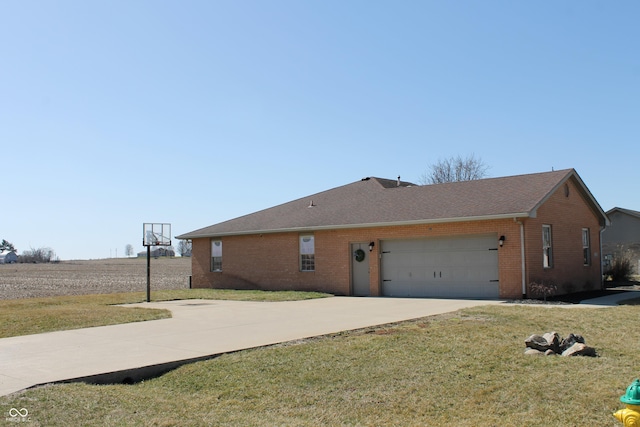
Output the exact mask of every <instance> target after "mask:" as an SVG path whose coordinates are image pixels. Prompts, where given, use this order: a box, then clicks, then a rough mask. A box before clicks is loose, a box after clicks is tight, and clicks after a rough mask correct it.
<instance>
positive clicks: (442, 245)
mask: <svg viewBox="0 0 640 427" xmlns="http://www.w3.org/2000/svg"><path fill="white" fill-rule="evenodd" d="M381 249H382V264H381V267H382V292H383V294H384V295H385V296H392V297H431V298H498V296H499V293H500V290H499V283H498V237H497V235H493V234H490V235H475V236H460V237H446V238H431V239H413V240H385V241H383V242H381Z"/></svg>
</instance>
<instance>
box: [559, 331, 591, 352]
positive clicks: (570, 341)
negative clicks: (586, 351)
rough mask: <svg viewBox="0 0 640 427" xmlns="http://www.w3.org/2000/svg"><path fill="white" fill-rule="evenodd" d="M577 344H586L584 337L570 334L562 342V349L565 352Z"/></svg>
mask: <svg viewBox="0 0 640 427" xmlns="http://www.w3.org/2000/svg"><path fill="white" fill-rule="evenodd" d="M575 343H582V344H584V343H585V342H584V338H583V337H582V335H575V334H569V336H568V337H567V338H565V339H563V340H562V342H561V343H560V349H561V350H562V351H564V350H566V349H568V348H569V347H571V346H572V345H574V344H575Z"/></svg>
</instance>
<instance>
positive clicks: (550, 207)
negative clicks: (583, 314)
mask: <svg viewBox="0 0 640 427" xmlns="http://www.w3.org/2000/svg"><path fill="white" fill-rule="evenodd" d="M607 224H608V218H607V216H606V214H605V213H604V211H603V210H602V208H601V207H600V205H599V204H598V203H597V201H596V200H595V199H594V197H593V196H592V194H591V192H590V191H589V190H588V188H587V187H586V185H585V184H584V182H583V181H582V179H581V178H580V177H579V176H578V174H577V172H576V171H575V170H573V169H567V170H560V171H554V172H545V173H537V174H529V175H519V176H510V177H504V178H491V179H482V180H476V181H465V182H456V183H446V184H436V185H425V186H418V185H414V184H411V183H408V182H403V181H400V179H399V178H398V180H397V181H396V180H388V179H381V178H364V179H362V180H360V181H357V182H354V183H351V184H348V185H345V186H342V187H338V188H334V189H331V190H327V191H324V192H321V193H318V194H314V195H311V196H308V197H304V198H301V199H298V200H294V201H291V202H288V203H284V204H282V205H278V206H275V207H272V208H269V209H265V210H262V211H259V212H255V213H253V214H249V215H245V216H242V217H239V218H236V219H232V220H229V221H226V222H222V223H219V224H215V225H212V226H210V227H205V228H202V229H199V230H195V231H192V232H190V233H186V234H184V235H181V236H177V238H178V239H192V240H193V256H192V276H193V282H192V284H193V287H199V288H235V289H266V290H284V289H292V290H293V289H295V290H305V291H323V292H329V293H333V294H336V295H358V296H367V295H370V296H394V297H434V298H489V299H491V298H521V297H522V296H523V295H527V294H529V295H531V292H530V287H529V286H530V284H531V283H532V282H538V283H539V282H541V281H544V282H545V283H554V284H556V286H557V287H558V293H570V292H577V291H581V290H587V289H600V288H601V286H602V271H601V254H600V232H601V230H602V229H603V228H604V227H605V226H606V225H607Z"/></svg>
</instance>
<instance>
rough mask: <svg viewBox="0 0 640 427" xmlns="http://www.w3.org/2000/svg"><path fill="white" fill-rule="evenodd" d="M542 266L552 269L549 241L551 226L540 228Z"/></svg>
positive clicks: (551, 242) (551, 249)
mask: <svg viewBox="0 0 640 427" xmlns="http://www.w3.org/2000/svg"><path fill="white" fill-rule="evenodd" d="M542 266H543V267H544V268H551V267H553V241H552V240H551V226H550V225H546V224H545V225H543V226H542Z"/></svg>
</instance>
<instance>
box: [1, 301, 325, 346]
mask: <svg viewBox="0 0 640 427" xmlns="http://www.w3.org/2000/svg"><path fill="white" fill-rule="evenodd" d="M325 296H327V295H326V294H320V293H313V292H295V291H289V292H267V291H233V290H222V289H176V290H162V291H155V292H151V300H152V301H169V300H177V299H196V298H202V299H232V300H239V301H290V300H300V299H308V298H320V297H325ZM146 298H147V294H146V292H132V293H119V294H105V295H77V296H60V297H49V298H30V299H13V300H0V338H7V337H13V336H20V335H30V334H38V333H43V332H52V331H61V330H67V329H78V328H88V327H93V326H106V325H116V324H120V323H130V322H141V321H145V320H156V319H164V318H168V317H171V313H170V312H169V311H168V310H158V309H151V308H128V307H127V308H125V307H117V306H115V304H128V303H138V302H143V301H146Z"/></svg>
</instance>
